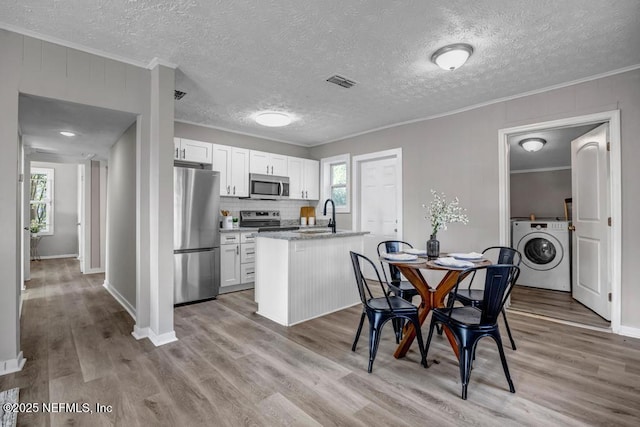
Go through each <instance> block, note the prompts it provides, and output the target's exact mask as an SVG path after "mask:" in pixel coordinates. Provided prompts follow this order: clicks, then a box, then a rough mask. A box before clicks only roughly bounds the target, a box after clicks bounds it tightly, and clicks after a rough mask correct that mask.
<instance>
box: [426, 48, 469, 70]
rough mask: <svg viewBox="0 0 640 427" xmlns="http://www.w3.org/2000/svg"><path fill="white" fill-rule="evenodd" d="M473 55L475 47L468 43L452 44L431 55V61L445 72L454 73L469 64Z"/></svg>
mask: <svg viewBox="0 0 640 427" xmlns="http://www.w3.org/2000/svg"><path fill="white" fill-rule="evenodd" d="M472 53H473V47H471V45H469V44H466V43H456V44H450V45H448V46H444V47H441V48H440V49H438V50H436V51H435V52H434V53H433V55H431V60H432V61H433V62H435V63H436V64H437V65H438V67H440V68H442V69H443V70H448V71H453V70H455V69H456V68H460V67H462V66H463V65H464V63H465V62H467V59H469V57H470V56H471V54H472Z"/></svg>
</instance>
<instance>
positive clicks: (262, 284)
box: [255, 231, 366, 326]
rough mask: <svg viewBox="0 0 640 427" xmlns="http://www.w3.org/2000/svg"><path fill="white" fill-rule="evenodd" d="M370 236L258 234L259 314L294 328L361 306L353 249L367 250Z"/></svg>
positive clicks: (361, 234) (256, 293)
mask: <svg viewBox="0 0 640 427" xmlns="http://www.w3.org/2000/svg"><path fill="white" fill-rule="evenodd" d="M364 234H366V233H365V232H347V231H339V232H338V233H336V234H332V235H331V234H330V235H328V236H327V233H323V234H316V235H312V234H308V235H306V234H305V233H296V232H275V233H260V234H258V235H257V239H256V275H255V277H256V284H255V296H256V302H257V303H258V314H259V315H261V316H264V317H266V318H268V319H271V320H273V321H274V322H276V323H279V324H281V325H284V326H291V325H295V324H296V323H300V322H304V321H306V320H309V319H313V318H315V317H320V316H323V315H325V314H328V313H332V312H334V311H338V310H342V309H344V308H347V307H351V306H353V305H356V304H360V297H359V295H358V289H357V286H356V282H355V276H354V274H353V267H352V265H351V257H350V256H349V251H354V252H359V253H362V251H363V237H362V236H363V235H364Z"/></svg>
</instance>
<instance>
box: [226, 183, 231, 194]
mask: <svg viewBox="0 0 640 427" xmlns="http://www.w3.org/2000/svg"><path fill="white" fill-rule="evenodd" d="M229 193H231V186H230V185H227V194H229Z"/></svg>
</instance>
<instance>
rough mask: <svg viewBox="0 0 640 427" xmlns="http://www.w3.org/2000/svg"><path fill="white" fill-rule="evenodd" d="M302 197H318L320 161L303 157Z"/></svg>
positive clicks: (313, 198)
mask: <svg viewBox="0 0 640 427" xmlns="http://www.w3.org/2000/svg"><path fill="white" fill-rule="evenodd" d="M304 198H305V199H310V200H319V199H320V162H319V161H317V160H311V159H304Z"/></svg>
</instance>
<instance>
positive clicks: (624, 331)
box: [618, 325, 640, 338]
mask: <svg viewBox="0 0 640 427" xmlns="http://www.w3.org/2000/svg"><path fill="white" fill-rule="evenodd" d="M618 332H619V333H620V335H624V336H625V337H632V338H640V328H634V327H632V326H622V325H620V330H619V331H618Z"/></svg>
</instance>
